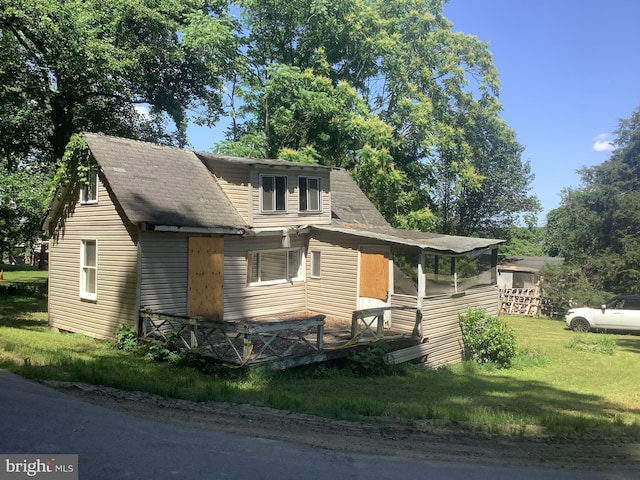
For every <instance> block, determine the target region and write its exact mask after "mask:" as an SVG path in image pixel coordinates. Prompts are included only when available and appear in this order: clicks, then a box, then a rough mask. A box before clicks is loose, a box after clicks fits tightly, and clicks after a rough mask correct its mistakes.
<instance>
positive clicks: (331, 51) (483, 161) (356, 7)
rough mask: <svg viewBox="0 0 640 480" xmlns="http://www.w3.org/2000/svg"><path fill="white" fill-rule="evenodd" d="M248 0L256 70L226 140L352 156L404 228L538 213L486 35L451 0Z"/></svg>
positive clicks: (500, 222)
mask: <svg viewBox="0 0 640 480" xmlns="http://www.w3.org/2000/svg"><path fill="white" fill-rule="evenodd" d="M237 3H238V5H239V7H240V9H241V12H242V19H243V22H244V24H245V29H244V31H245V32H246V47H245V52H246V55H247V57H248V59H249V64H250V66H251V68H249V69H248V70H247V72H246V75H243V76H242V77H241V78H239V82H238V83H236V84H234V87H238V88H237V89H234V90H233V96H234V98H240V99H241V100H242V105H240V106H238V107H237V108H234V113H235V115H234V122H233V124H232V128H231V129H230V131H229V134H228V139H227V141H226V142H224V143H223V144H221V145H220V146H219V148H220V149H221V150H223V151H224V150H227V151H232V152H233V151H236V152H237V151H238V149H240V150H244V151H246V150H247V146H248V145H252V146H253V145H256V144H260V145H262V146H263V147H264V153H265V154H267V155H268V156H272V157H277V156H283V155H285V156H287V157H289V158H293V157H295V156H292V153H291V152H292V151H294V152H301V155H302V157H304V158H305V159H307V160H308V159H309V158H315V159H316V161H320V162H324V163H328V164H331V165H339V166H343V167H346V168H348V169H349V170H351V171H352V173H353V174H354V177H355V178H356V179H357V180H358V181H359V183H360V185H361V187H362V188H363V189H364V190H365V191H366V192H367V193H368V194H369V195H370V197H371V198H372V199H373V200H374V203H376V204H377V205H378V206H380V205H386V207H384V206H383V207H382V209H383V210H384V213H385V215H386V216H387V218H388V219H389V220H390V221H392V222H393V223H395V224H396V225H399V226H413V227H414V228H422V229H434V228H435V229H438V230H440V231H443V232H446V233H458V234H491V233H492V232H496V231H499V230H500V229H502V228H505V227H508V226H510V222H513V221H514V219H515V218H516V217H517V215H518V214H520V213H523V212H527V211H530V212H536V211H537V210H538V208H539V207H538V205H537V202H536V200H535V198H534V197H531V196H529V195H528V194H527V191H528V185H529V183H530V181H531V179H532V175H531V172H530V169H529V166H528V165H527V164H523V163H522V161H521V159H520V154H521V152H522V147H521V146H520V145H519V144H518V142H517V141H516V139H515V135H514V134H513V132H512V131H511V130H510V129H509V128H508V126H507V125H506V124H505V123H504V122H503V121H501V120H500V119H499V117H498V116H499V112H500V104H499V102H498V101H497V98H496V97H497V93H498V76H497V72H496V70H495V67H494V66H493V63H492V60H491V54H490V52H489V51H488V48H487V45H486V44H484V43H482V42H480V41H478V40H477V39H476V38H475V37H472V36H469V35H465V34H462V33H455V32H453V31H452V26H451V23H450V22H449V21H448V20H447V19H446V18H444V16H443V14H442V4H443V2H442V1H439V0H392V1H389V0H312V1H308V0H307V1H301V0H289V1H284V0H242V1H238V2H237ZM236 94H237V95H236ZM256 140H259V141H256ZM372 154H375V155H376V159H375V161H373V160H374V159H373V158H372V156H371V155H372ZM372 161H373V163H372ZM373 165H376V168H371V167H372V166H373ZM359 171H360V172H363V171H366V172H367V174H366V175H362V174H359V173H358V172H359ZM371 175H374V177H372V176H371ZM375 176H377V177H379V178H375ZM389 179H396V182H395V184H394V187H393V188H384V187H383V186H384V185H386V183H387V182H388V180H389ZM383 192H384V193H383ZM376 195H383V196H384V197H385V198H381V197H377V196H376ZM496 198H503V199H504V201H502V202H501V201H499V200H495V199H496ZM392 205H393V207H392Z"/></svg>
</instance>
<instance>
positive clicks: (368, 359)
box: [348, 342, 398, 377]
mask: <svg viewBox="0 0 640 480" xmlns="http://www.w3.org/2000/svg"><path fill="white" fill-rule="evenodd" d="M387 353H389V347H388V346H387V344H385V343H384V342H372V343H370V344H368V345H367V346H366V347H364V348H362V349H361V350H358V351H357V352H355V353H352V354H351V355H349V357H348V361H349V368H350V369H351V371H352V372H353V373H354V374H356V375H358V376H362V377H371V376H376V375H389V374H393V373H395V372H396V370H398V368H397V366H396V365H392V364H390V363H389V362H388V361H387Z"/></svg>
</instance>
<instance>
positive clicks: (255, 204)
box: [250, 167, 331, 228]
mask: <svg viewBox="0 0 640 480" xmlns="http://www.w3.org/2000/svg"><path fill="white" fill-rule="evenodd" d="M261 175H278V176H286V177H287V211H286V212H278V213H262V212H261V211H260V176H261ZM300 176H304V177H318V178H320V184H321V185H320V188H321V198H320V200H321V204H322V211H321V212H319V213H307V212H300V211H299V204H298V177H300ZM250 183H251V205H252V211H251V222H250V223H251V225H252V226H253V227H256V228H261V227H262V228H264V227H287V226H295V225H307V224H313V225H329V224H331V195H330V193H329V192H330V188H331V184H330V170H327V169H317V170H311V171H304V170H295V169H292V168H273V167H271V168H268V167H267V168H258V167H254V168H252V169H251V170H250Z"/></svg>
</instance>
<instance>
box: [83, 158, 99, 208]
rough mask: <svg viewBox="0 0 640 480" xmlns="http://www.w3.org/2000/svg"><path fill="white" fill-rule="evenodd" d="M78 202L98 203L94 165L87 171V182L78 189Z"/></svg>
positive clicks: (96, 177) (96, 173)
mask: <svg viewBox="0 0 640 480" xmlns="http://www.w3.org/2000/svg"><path fill="white" fill-rule="evenodd" d="M80 203H98V169H97V167H96V166H95V165H92V166H91V168H89V171H88V172H87V182H86V183H85V184H84V185H82V189H81V190H80Z"/></svg>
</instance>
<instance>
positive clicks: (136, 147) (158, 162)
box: [84, 133, 245, 229]
mask: <svg viewBox="0 0 640 480" xmlns="http://www.w3.org/2000/svg"><path fill="white" fill-rule="evenodd" d="M84 138H85V141H86V142H87V144H88V145H89V149H90V150H91V154H92V155H93V158H94V159H95V161H96V162H97V164H98V165H99V166H100V169H101V172H102V175H103V176H104V179H105V180H106V185H107V188H109V189H110V190H111V191H112V192H113V195H114V197H115V200H116V201H117V202H118V203H119V205H120V206H121V208H122V210H123V211H124V214H125V215H126V216H127V218H128V219H129V221H131V222H132V223H133V224H138V225H140V224H150V225H157V226H165V227H177V228H185V227H186V228H196V229H216V228H233V229H240V228H243V227H244V226H245V223H244V221H243V219H242V218H241V217H240V215H239V214H238V212H237V211H236V210H235V208H234V207H233V205H232V204H231V203H230V202H229V199H228V198H227V197H226V195H225V194H224V192H223V191H222V188H221V187H220V186H219V185H218V183H217V182H216V180H215V178H214V177H213V175H211V173H210V172H209V171H208V170H207V168H206V167H205V166H204V165H203V164H202V162H201V161H200V160H199V159H198V157H197V156H196V155H195V154H194V153H193V152H192V151H189V150H183V149H179V148H175V147H168V146H161V145H155V144H151V143H146V142H140V141H137V140H128V139H123V138H117V137H110V136H106V135H96V134H91V133H87V134H85V135H84Z"/></svg>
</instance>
